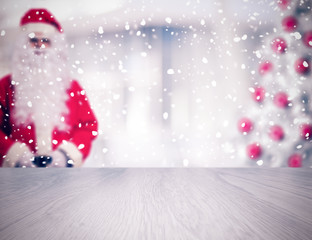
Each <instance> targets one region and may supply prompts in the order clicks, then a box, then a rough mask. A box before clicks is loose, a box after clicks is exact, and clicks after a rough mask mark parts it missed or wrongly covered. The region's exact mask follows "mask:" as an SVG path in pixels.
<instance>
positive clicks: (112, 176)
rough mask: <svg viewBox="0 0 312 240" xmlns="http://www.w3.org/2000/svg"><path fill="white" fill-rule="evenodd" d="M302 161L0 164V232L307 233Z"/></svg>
mask: <svg viewBox="0 0 312 240" xmlns="http://www.w3.org/2000/svg"><path fill="white" fill-rule="evenodd" d="M311 180H312V172H311V170H310V169H283V168H278V169H253V168H244V169H222V168H220V169H209V168H208V169H207V168H188V169H183V168H178V169H177V168H166V169H165V168H164V169H157V168H155V169H144V168H142V169H118V168H115V169H0V188H1V192H0V214H1V215H0V216H1V217H0V239H292V240H293V239H311V237H312V227H311V226H312V207H311V206H312V181H311Z"/></svg>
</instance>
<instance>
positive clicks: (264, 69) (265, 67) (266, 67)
mask: <svg viewBox="0 0 312 240" xmlns="http://www.w3.org/2000/svg"><path fill="white" fill-rule="evenodd" d="M272 69H273V64H272V63H271V62H270V61H265V62H262V63H260V65H259V73H260V74H261V75H264V74H266V73H268V72H270V71H271V70H272Z"/></svg>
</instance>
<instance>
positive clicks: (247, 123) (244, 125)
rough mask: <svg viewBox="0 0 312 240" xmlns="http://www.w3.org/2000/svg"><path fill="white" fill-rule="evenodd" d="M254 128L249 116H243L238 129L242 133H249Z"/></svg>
mask: <svg viewBox="0 0 312 240" xmlns="http://www.w3.org/2000/svg"><path fill="white" fill-rule="evenodd" d="M252 128H253V124H252V121H251V120H250V119H249V118H242V119H240V120H239V121H238V130H239V131H240V132H241V133H244V134H247V133H249V132H250V131H251V130H252Z"/></svg>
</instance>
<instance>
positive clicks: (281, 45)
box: [271, 37, 287, 53]
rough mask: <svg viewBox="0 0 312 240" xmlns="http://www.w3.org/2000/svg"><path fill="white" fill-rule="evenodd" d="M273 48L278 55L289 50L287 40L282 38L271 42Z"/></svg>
mask: <svg viewBox="0 0 312 240" xmlns="http://www.w3.org/2000/svg"><path fill="white" fill-rule="evenodd" d="M271 48H272V50H273V51H274V52H276V53H285V51H286V48H287V43H286V40H285V39H284V38H281V37H277V38H274V39H273V40H272V42H271Z"/></svg>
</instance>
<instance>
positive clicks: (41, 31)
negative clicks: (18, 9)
mask: <svg viewBox="0 0 312 240" xmlns="http://www.w3.org/2000/svg"><path fill="white" fill-rule="evenodd" d="M20 28H21V31H20V36H19V37H18V38H17V39H18V40H17V44H16V47H15V51H14V54H13V64H12V68H13V69H12V74H11V75H8V76H5V77H4V78H2V79H1V80H0V164H1V166H2V167H80V166H81V165H82V164H83V162H84V160H85V159H86V157H87V156H88V154H89V152H90V148H91V142H92V140H94V138H95V137H96V135H97V121H96V118H95V116H94V114H93V112H92V109H91V108H90V104H89V102H88V99H87V96H86V93H85V90H83V89H82V88H81V86H80V85H79V83H78V82H77V81H75V80H72V79H71V78H70V74H69V69H68V67H67V56H66V42H65V39H64V33H63V30H62V28H61V25H60V24H59V22H58V21H57V20H56V19H55V17H54V16H53V15H52V14H51V13H50V12H48V11H47V10H45V9H31V10H29V11H28V12H27V13H26V14H25V16H23V17H22V19H21V22H20Z"/></svg>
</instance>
